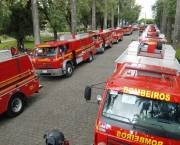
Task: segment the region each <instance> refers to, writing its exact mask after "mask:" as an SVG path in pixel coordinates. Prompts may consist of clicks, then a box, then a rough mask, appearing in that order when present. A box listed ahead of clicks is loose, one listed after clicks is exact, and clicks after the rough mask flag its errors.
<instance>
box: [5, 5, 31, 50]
mask: <svg viewBox="0 0 180 145" xmlns="http://www.w3.org/2000/svg"><path fill="white" fill-rule="evenodd" d="M9 9H10V10H11V14H10V16H9V19H10V21H9V22H6V25H3V32H4V33H5V34H7V35H9V36H11V37H14V38H15V39H16V40H17V42H18V43H17V47H18V48H22V49H23V48H24V45H23V40H24V39H25V37H26V36H27V35H32V34H33V23H32V13H31V10H30V7H28V6H27V7H24V6H23V5H22V4H21V3H15V4H13V5H12V6H10V8H9Z"/></svg>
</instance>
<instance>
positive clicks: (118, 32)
mask: <svg viewBox="0 0 180 145" xmlns="http://www.w3.org/2000/svg"><path fill="white" fill-rule="evenodd" d="M111 32H112V38H113V43H115V42H116V43H118V42H119V41H122V40H123V30H122V29H121V28H120V27H117V28H114V29H111Z"/></svg>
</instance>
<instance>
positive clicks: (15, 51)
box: [3, 46, 19, 56]
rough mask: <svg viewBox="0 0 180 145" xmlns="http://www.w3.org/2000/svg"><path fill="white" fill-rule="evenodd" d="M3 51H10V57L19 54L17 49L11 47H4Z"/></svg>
mask: <svg viewBox="0 0 180 145" xmlns="http://www.w3.org/2000/svg"><path fill="white" fill-rule="evenodd" d="M3 50H10V51H11V54H12V56H14V55H17V54H19V51H18V49H17V48H16V47H13V46H11V47H8V46H5V47H4V48H3Z"/></svg>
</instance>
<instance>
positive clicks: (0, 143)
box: [0, 32, 138, 145]
mask: <svg viewBox="0 0 180 145" xmlns="http://www.w3.org/2000/svg"><path fill="white" fill-rule="evenodd" d="M137 38H138V32H134V33H133V35H131V36H124V40H123V41H122V42H119V44H114V45H113V47H112V48H109V49H106V50H105V53H104V54H97V55H95V56H94V60H93V61H92V62H91V63H86V62H83V63H81V64H79V65H78V66H77V67H76V68H75V69H74V73H73V76H72V77H71V78H68V79H66V78H64V77H51V78H47V77H46V78H40V83H41V84H42V85H43V88H42V90H40V92H39V93H38V94H34V95H32V96H31V97H30V98H29V99H28V103H29V106H28V107H25V110H24V112H23V113H22V114H21V115H20V116H18V117H16V118H8V117H6V116H5V115H1V116H0V145H45V140H44V139H43V135H44V134H45V133H47V134H48V133H49V132H50V131H51V130H52V129H60V130H61V131H62V132H63V133H64V135H65V136H66V137H67V138H68V139H69V141H70V144H71V145H90V144H91V143H92V142H93V129H94V125H95V119H96V116H97V112H98V108H99V106H98V104H92V103H86V102H85V99H84V96H83V95H84V87H85V86H86V85H92V84H96V83H100V82H104V81H106V80H107V78H108V77H110V76H111V75H112V74H113V71H114V69H115V62H114V61H115V60H116V59H117V58H118V56H119V55H120V54H121V53H122V52H123V51H124V50H125V49H126V48H127V46H128V44H130V42H131V40H132V39H136V40H137ZM103 86H104V85H101V86H99V87H103ZM102 93H103V90H99V89H93V92H92V101H94V102H96V96H97V95H98V94H100V95H102Z"/></svg>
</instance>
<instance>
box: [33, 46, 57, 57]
mask: <svg viewBox="0 0 180 145" xmlns="http://www.w3.org/2000/svg"><path fill="white" fill-rule="evenodd" d="M55 56H56V48H55V47H43V48H36V50H35V53H34V57H36V58H42V57H55Z"/></svg>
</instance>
